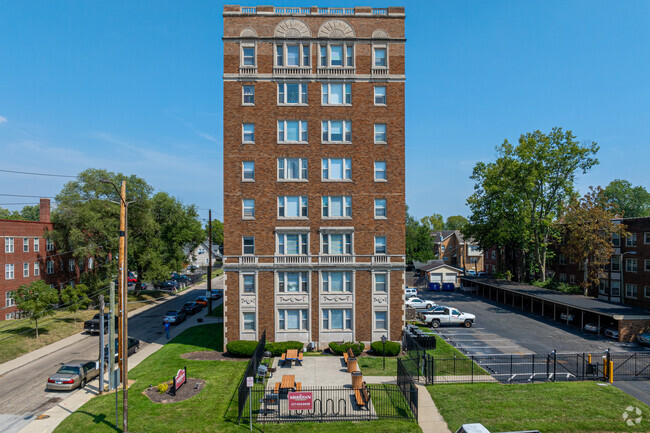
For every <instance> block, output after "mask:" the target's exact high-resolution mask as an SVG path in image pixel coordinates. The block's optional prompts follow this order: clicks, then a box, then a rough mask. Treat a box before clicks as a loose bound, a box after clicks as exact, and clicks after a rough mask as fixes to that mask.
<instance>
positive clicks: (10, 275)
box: [5, 263, 15, 280]
mask: <svg viewBox="0 0 650 433" xmlns="http://www.w3.org/2000/svg"><path fill="white" fill-rule="evenodd" d="M14 277H15V275H14V265H13V263H7V264H5V280H13V279H14Z"/></svg>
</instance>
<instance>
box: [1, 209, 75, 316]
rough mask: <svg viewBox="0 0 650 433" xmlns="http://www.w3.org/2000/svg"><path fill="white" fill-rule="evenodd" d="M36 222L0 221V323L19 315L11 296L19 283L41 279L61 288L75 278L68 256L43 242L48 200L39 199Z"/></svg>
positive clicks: (47, 221) (47, 215)
mask: <svg viewBox="0 0 650 433" xmlns="http://www.w3.org/2000/svg"><path fill="white" fill-rule="evenodd" d="M39 211H40V212H39V220H38V221H16V220H6V219H0V238H2V243H3V245H2V246H1V247H0V248H1V249H0V257H1V259H0V261H1V263H2V265H1V266H2V268H3V269H4V275H3V278H0V302H2V304H1V305H0V320H6V319H16V318H19V317H20V312H19V311H18V309H17V308H16V307H15V304H16V303H15V299H14V294H15V291H16V289H18V287H20V286H21V285H22V284H29V283H31V282H32V281H36V280H44V281H45V282H46V283H47V284H50V285H52V286H53V287H56V288H57V289H59V290H60V289H61V288H62V287H63V286H65V285H67V284H70V283H75V282H77V281H78V278H79V266H78V265H77V264H76V263H75V261H74V259H72V258H71V257H70V255H69V254H65V253H63V254H62V253H59V252H58V251H57V250H56V248H55V246H54V244H53V243H52V242H50V241H48V240H46V239H45V236H44V234H45V232H46V231H51V230H52V228H53V226H52V223H51V222H50V200H49V199H41V200H40V208H39Z"/></svg>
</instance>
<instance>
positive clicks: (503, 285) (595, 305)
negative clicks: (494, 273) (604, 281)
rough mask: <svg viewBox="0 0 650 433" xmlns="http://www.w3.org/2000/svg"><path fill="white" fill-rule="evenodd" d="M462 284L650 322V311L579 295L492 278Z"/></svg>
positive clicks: (473, 279) (619, 317)
mask: <svg viewBox="0 0 650 433" xmlns="http://www.w3.org/2000/svg"><path fill="white" fill-rule="evenodd" d="M461 281H463V282H465V281H466V282H472V283H478V284H482V285H484V286H489V287H494V288H497V289H501V290H507V291H510V292H514V293H518V294H520V295H525V296H529V297H531V298H537V299H540V300H544V301H548V302H552V303H555V304H559V305H564V306H566V307H569V308H574V309H578V310H585V311H589V312H592V313H596V314H601V315H603V316H609V317H611V318H612V319H614V320H650V311H648V310H646V309H643V308H639V307H632V306H629V305H622V304H615V303H613V302H607V301H602V300H600V299H596V298H588V297H586V296H581V295H569V294H567V293H561V292H556V291H555V290H550V289H544V288H542V287H537V286H533V285H530V284H524V283H517V282H514V281H506V280H495V279H493V278H467V277H463V278H461Z"/></svg>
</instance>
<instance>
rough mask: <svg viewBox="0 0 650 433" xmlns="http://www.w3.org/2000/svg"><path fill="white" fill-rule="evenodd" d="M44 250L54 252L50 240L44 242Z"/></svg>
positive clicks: (52, 243)
mask: <svg viewBox="0 0 650 433" xmlns="http://www.w3.org/2000/svg"><path fill="white" fill-rule="evenodd" d="M45 250H46V251H54V242H52V241H51V240H50V239H46V240H45Z"/></svg>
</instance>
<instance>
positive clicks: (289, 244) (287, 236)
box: [277, 233, 308, 255]
mask: <svg viewBox="0 0 650 433" xmlns="http://www.w3.org/2000/svg"><path fill="white" fill-rule="evenodd" d="M277 241H278V254H279V255H307V254H308V251H307V250H308V248H307V247H308V244H307V234H306V233H278V234H277Z"/></svg>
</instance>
